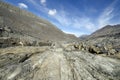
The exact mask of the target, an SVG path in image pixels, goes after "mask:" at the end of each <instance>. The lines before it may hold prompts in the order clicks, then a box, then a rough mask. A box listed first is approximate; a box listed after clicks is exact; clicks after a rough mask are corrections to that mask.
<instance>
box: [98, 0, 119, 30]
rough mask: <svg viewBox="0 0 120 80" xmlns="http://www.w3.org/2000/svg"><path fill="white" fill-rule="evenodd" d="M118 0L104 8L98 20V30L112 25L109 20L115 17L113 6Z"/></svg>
mask: <svg viewBox="0 0 120 80" xmlns="http://www.w3.org/2000/svg"><path fill="white" fill-rule="evenodd" d="M117 1H118V0H115V1H114V2H113V3H111V4H110V5H109V6H108V7H106V8H105V9H104V10H103V12H102V13H101V15H100V16H99V18H98V28H101V27H104V26H105V25H108V24H114V23H112V22H111V19H112V18H114V17H115V13H114V9H115V8H114V6H115V4H116V3H117Z"/></svg>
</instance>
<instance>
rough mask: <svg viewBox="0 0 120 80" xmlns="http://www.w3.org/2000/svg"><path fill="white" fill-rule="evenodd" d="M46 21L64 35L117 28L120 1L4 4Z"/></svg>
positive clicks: (58, 0)
mask: <svg viewBox="0 0 120 80" xmlns="http://www.w3.org/2000/svg"><path fill="white" fill-rule="evenodd" d="M4 1H6V2H8V3H11V4H13V5H15V6H18V7H20V8H22V9H26V10H28V11H30V12H32V13H34V14H36V15H38V16H40V17H42V18H44V19H47V20H49V21H50V22H52V23H53V24H54V25H56V26H57V27H58V28H59V29H61V30H62V31H64V32H66V33H71V34H75V35H76V36H80V35H83V34H91V33H92V32H94V31H95V30H97V29H100V28H102V27H103V26H105V25H108V24H111V25H114V24H120V0H4Z"/></svg>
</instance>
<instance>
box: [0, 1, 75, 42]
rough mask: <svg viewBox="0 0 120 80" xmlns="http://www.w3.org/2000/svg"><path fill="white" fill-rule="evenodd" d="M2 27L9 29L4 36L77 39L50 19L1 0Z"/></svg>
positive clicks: (0, 22)
mask: <svg viewBox="0 0 120 80" xmlns="http://www.w3.org/2000/svg"><path fill="white" fill-rule="evenodd" d="M0 28H1V29H2V28H4V30H8V31H6V32H5V33H3V35H1V36H4V37H5V36H6V37H8V36H9V37H11V36H12V37H20V36H22V37H26V38H29V39H30V37H31V38H34V39H39V40H46V41H47V40H52V41H57V40H59V41H61V40H70V39H71V38H72V39H73V40H75V39H77V38H76V37H75V36H73V37H71V38H70V36H69V35H67V34H65V33H63V32H62V31H61V30H59V29H58V28H57V27H56V26H54V25H53V24H51V23H50V22H49V21H47V20H44V19H42V18H40V17H37V16H35V15H33V14H32V13H30V12H28V11H25V10H21V9H19V8H17V7H14V6H12V5H10V4H7V3H4V2H0ZM72 39H71V40H72Z"/></svg>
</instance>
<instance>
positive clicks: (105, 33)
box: [89, 24, 120, 38]
mask: <svg viewBox="0 0 120 80" xmlns="http://www.w3.org/2000/svg"><path fill="white" fill-rule="evenodd" d="M99 37H115V38H120V24H118V25H113V26H112V25H107V26H105V27H103V28H101V29H99V30H97V31H95V32H94V33H92V34H91V35H90V36H89V38H99Z"/></svg>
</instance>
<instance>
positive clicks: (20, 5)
mask: <svg viewBox="0 0 120 80" xmlns="http://www.w3.org/2000/svg"><path fill="white" fill-rule="evenodd" d="M18 6H19V7H20V8H22V9H27V8H28V6H27V5H26V4H24V3H18Z"/></svg>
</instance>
